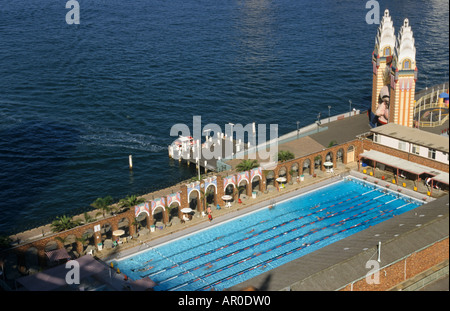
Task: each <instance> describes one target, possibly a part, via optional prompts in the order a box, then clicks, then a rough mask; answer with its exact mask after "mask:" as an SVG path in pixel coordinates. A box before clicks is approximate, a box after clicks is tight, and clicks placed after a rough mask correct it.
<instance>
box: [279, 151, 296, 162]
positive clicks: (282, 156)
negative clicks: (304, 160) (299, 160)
mask: <svg viewBox="0 0 450 311" xmlns="http://www.w3.org/2000/svg"><path fill="white" fill-rule="evenodd" d="M294 158H295V155H294V154H293V153H292V152H290V151H287V150H280V151H278V161H281V162H284V161H288V160H292V159H294Z"/></svg>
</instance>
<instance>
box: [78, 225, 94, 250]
mask: <svg viewBox="0 0 450 311" xmlns="http://www.w3.org/2000/svg"><path fill="white" fill-rule="evenodd" d="M79 240H80V242H81V244H82V245H83V253H85V252H86V251H87V249H88V247H89V246H91V247H94V248H95V238H94V230H93V229H91V228H90V229H87V230H86V231H84V232H83V234H82V235H81V238H80V239H79Z"/></svg>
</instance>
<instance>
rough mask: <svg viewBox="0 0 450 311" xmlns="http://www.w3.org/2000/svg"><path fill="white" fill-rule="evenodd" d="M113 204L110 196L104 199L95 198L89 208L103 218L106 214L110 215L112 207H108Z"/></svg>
mask: <svg viewBox="0 0 450 311" xmlns="http://www.w3.org/2000/svg"><path fill="white" fill-rule="evenodd" d="M112 202H113V199H112V197H111V196H109V195H108V196H106V197H104V198H97V199H96V200H95V201H94V202H92V204H91V206H92V207H93V208H95V209H98V210H100V211H101V213H102V214H103V217H105V214H106V213H110V212H111V211H112V207H111V206H110V205H111V204H112Z"/></svg>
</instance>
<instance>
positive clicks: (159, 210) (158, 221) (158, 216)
mask: <svg viewBox="0 0 450 311" xmlns="http://www.w3.org/2000/svg"><path fill="white" fill-rule="evenodd" d="M164 213H165V209H164V207H162V206H161V205H159V206H157V207H156V208H155V209H154V210H153V224H155V225H157V226H161V225H162V224H163V223H164Z"/></svg>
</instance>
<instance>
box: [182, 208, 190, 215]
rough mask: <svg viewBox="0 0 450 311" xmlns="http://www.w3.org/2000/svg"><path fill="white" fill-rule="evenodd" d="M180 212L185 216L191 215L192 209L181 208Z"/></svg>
mask: <svg viewBox="0 0 450 311" xmlns="http://www.w3.org/2000/svg"><path fill="white" fill-rule="evenodd" d="M181 212H182V213H185V214H188V213H191V212H192V208H190V207H185V208H182V209H181Z"/></svg>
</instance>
